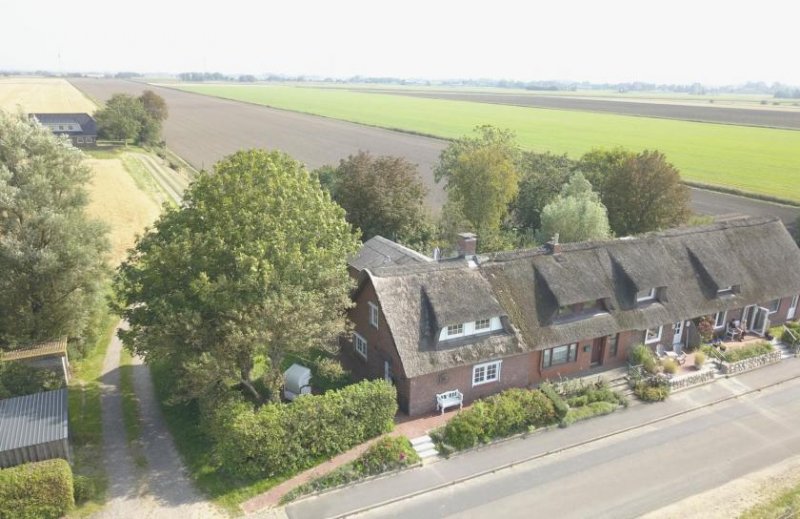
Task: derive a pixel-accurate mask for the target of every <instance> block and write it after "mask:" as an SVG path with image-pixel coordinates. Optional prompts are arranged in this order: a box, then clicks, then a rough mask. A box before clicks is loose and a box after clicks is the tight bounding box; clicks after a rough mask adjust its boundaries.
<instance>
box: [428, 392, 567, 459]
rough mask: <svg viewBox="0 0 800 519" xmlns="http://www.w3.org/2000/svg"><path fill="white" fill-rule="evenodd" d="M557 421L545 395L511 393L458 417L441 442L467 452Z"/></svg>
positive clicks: (506, 393) (449, 424) (474, 406)
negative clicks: (481, 444) (470, 448)
mask: <svg viewBox="0 0 800 519" xmlns="http://www.w3.org/2000/svg"><path fill="white" fill-rule="evenodd" d="M562 402H563V401H562ZM564 405H565V406H566V404H564ZM557 421H558V419H557V415H556V410H555V408H554V405H553V402H552V400H551V399H549V398H548V397H547V396H546V395H545V394H544V393H543V392H542V391H539V390H528V389H509V390H506V391H504V392H502V393H500V394H497V395H494V396H491V397H489V398H486V399H484V400H480V401H478V402H475V404H473V405H472V407H470V408H469V409H467V410H465V411H461V412H460V413H458V414H457V415H456V416H455V417H453V419H452V420H450V421H449V422H448V423H447V425H446V426H445V427H444V429H443V430H442V433H441V441H442V442H443V443H445V444H447V445H449V446H451V447H453V448H455V449H458V450H461V449H467V448H469V447H473V446H475V445H477V444H478V443H479V442H481V443H486V442H489V441H491V440H493V439H495V438H502V437H504V436H510V435H512V434H515V433H519V432H524V431H526V430H528V429H529V428H530V427H541V426H544V425H550V424H553V423H556V422H557Z"/></svg>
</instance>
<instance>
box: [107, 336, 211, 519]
mask: <svg viewBox="0 0 800 519" xmlns="http://www.w3.org/2000/svg"><path fill="white" fill-rule="evenodd" d="M121 351H122V344H121V341H120V340H119V338H117V334H116V331H115V332H114V338H113V339H112V341H111V344H110V345H109V347H108V352H107V353H106V358H105V360H104V362H103V375H102V391H103V395H102V400H101V405H102V410H103V454H104V458H105V466H106V475H107V476H108V480H109V487H108V503H107V505H106V507H105V508H104V509H103V510H101V511H100V512H98V513H97V514H95V516H94V517H96V518H98V519H127V518H130V517H136V518H153V519H156V518H164V519H172V518H176V517H180V518H183V519H190V518H191V519H194V518H197V519H202V518H215V517H225V516H224V515H223V514H221V513H220V512H219V511H217V509H216V508H215V507H214V506H213V505H211V504H210V503H208V502H207V501H205V500H204V499H203V498H202V497H201V496H200V495H199V494H198V493H197V492H196V491H195V489H194V487H193V486H192V483H191V482H190V481H189V479H188V478H187V477H186V475H185V471H184V467H183V464H182V463H181V460H180V458H179V456H178V453H177V452H176V450H175V446H174V445H173V443H172V437H171V436H170V434H169V431H168V430H167V428H166V425H165V424H164V419H163V417H162V415H161V409H160V407H159V404H158V401H157V400H156V397H155V393H154V391H153V383H152V380H151V379H150V370H149V369H147V367H146V366H145V365H144V364H142V362H141V360H140V359H138V358H137V359H134V368H133V370H134V378H133V383H134V389H135V391H136V395H137V396H138V397H139V407H140V416H141V420H142V438H141V440H142V452H143V454H144V456H145V458H146V459H147V467H145V468H142V469H139V468H136V466H135V464H134V462H133V459H132V456H131V453H130V450H129V449H128V443H127V441H126V439H125V426H124V424H123V420H122V398H121V396H120V392H119V358H120V352H121Z"/></svg>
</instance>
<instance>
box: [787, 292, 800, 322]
mask: <svg viewBox="0 0 800 519" xmlns="http://www.w3.org/2000/svg"><path fill="white" fill-rule="evenodd" d="M798 299H800V296H794V297H793V298H792V304H790V305H789V312H788V313H787V314H786V320H787V321H791V320H792V319H794V315H795V314H796V313H797V300H798Z"/></svg>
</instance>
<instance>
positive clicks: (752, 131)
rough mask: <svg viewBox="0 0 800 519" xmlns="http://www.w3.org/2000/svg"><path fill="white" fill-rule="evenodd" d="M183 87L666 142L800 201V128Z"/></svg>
mask: <svg viewBox="0 0 800 519" xmlns="http://www.w3.org/2000/svg"><path fill="white" fill-rule="evenodd" d="M181 89H182V90H185V91H189V92H195V93H200V94H206V95H211V96H218V97H223V98H226V99H233V100H238V101H244V102H249V103H254V104H261V105H265V106H271V107H274V108H280V109H285V110H293V111H299V112H303V113H309V114H315V115H322V116H325V117H331V118H335V119H342V120H346V121H352V122H356V123H360V124H366V125H373V126H378V127H383V128H388V129H397V130H403V131H408V132H418V133H422V134H427V135H432V136H437V137H442V138H455V137H458V136H460V135H464V134H466V133H469V132H470V131H471V129H472V128H473V127H474V126H476V125H479V124H493V125H495V126H499V127H505V128H511V129H512V130H514V131H515V132H516V133H517V136H518V139H519V142H520V144H521V145H522V146H523V147H525V148H527V149H532V150H536V151H551V152H554V153H567V154H569V155H570V156H573V157H575V156H579V155H580V154H582V153H584V152H586V151H588V150H590V149H592V148H594V147H604V148H609V147H614V146H624V147H627V148H630V149H633V150H643V149H658V150H660V151H662V152H664V153H665V154H666V155H667V157H668V159H669V160H670V161H671V162H673V163H674V164H675V165H676V166H677V167H678V168H679V169H680V170H681V173H682V175H683V178H684V179H686V180H688V181H694V182H699V183H703V184H708V185H714V186H721V187H725V188H734V189H739V190H742V191H746V192H751V193H758V194H762V195H768V196H775V197H779V198H784V199H790V200H794V201H800V183H798V182H796V180H795V179H796V177H797V175H798V174H800V132H798V131H792V130H780V129H772V128H756V127H747V126H734V125H723V124H709V123H698V122H689V121H679V120H669V119H657V118H649V117H631V116H624V115H616V114H604V113H591V112H579V111H571V110H552V109H541V108H524V107H516V106H504V105H496V104H486V103H473V102H466V101H449V100H441V99H423V98H411V97H408V96H400V95H385V94H371V93H360V92H352V91H346V90H339V89H312V88H292V87H286V86H278V87H276V86H238V85H233V86H227V85H185V86H181Z"/></svg>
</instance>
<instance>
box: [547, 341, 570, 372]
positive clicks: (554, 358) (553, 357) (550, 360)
mask: <svg viewBox="0 0 800 519" xmlns="http://www.w3.org/2000/svg"><path fill="white" fill-rule="evenodd" d="M576 360H578V343H577V342H573V343H572V344H565V345H564V346H556V347H555V348H550V349H549V350H544V351H542V367H543V368H549V367H551V366H558V365H559V364H567V363H568V362H575V361H576Z"/></svg>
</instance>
